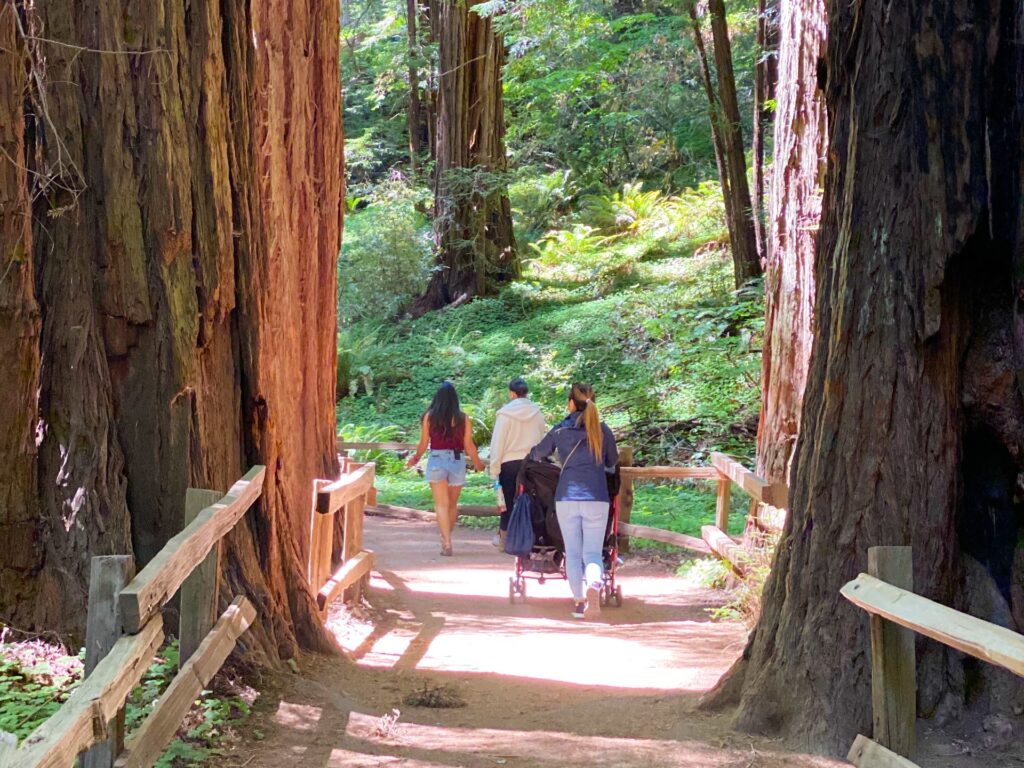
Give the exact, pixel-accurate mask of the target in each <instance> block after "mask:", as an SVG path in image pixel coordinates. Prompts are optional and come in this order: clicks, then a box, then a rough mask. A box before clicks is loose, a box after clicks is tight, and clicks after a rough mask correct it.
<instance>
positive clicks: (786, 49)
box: [757, 0, 828, 483]
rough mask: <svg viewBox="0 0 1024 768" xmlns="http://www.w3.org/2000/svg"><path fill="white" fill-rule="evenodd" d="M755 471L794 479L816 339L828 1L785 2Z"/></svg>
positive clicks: (772, 477)
mask: <svg viewBox="0 0 1024 768" xmlns="http://www.w3.org/2000/svg"><path fill="white" fill-rule="evenodd" d="M778 11H779V19H778V28H779V31H780V36H781V45H780V59H779V70H780V72H781V77H782V81H783V82H785V83H786V87H785V88H781V89H780V90H779V93H778V106H777V111H776V117H775V153H774V162H773V164H772V167H773V175H772V189H771V199H770V202H769V207H770V214H769V218H768V234H769V239H768V252H767V269H766V272H765V304H766V307H765V330H764V336H765V344H764V352H763V353H762V368H761V419H760V423H759V425H758V431H757V471H758V474H760V475H761V477H764V478H766V479H768V480H771V481H772V482H783V483H788V482H789V468H790V461H791V459H792V456H793V447H794V446H795V445H796V439H797V435H798V434H799V433H800V410H801V407H802V406H803V396H804V385H805V383H806V381H807V369H808V366H809V364H810V357H811V345H812V342H813V336H814V325H813V320H814V318H813V314H814V255H815V240H816V238H817V233H818V224H819V220H820V217H821V192H822V184H823V183H824V175H825V145H826V141H827V139H828V125H827V123H828V121H827V117H826V111H825V93H824V91H823V90H821V88H819V85H818V62H819V61H823V60H824V56H825V1H824V0H801V1H800V2H782V3H781V5H780V7H779V8H778Z"/></svg>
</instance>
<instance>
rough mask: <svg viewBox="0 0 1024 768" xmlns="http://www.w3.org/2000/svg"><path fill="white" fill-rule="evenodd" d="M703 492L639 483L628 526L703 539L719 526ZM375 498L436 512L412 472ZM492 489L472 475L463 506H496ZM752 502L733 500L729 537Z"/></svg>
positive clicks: (477, 523) (386, 477)
mask: <svg viewBox="0 0 1024 768" xmlns="http://www.w3.org/2000/svg"><path fill="white" fill-rule="evenodd" d="M705 486H706V487H701V485H699V484H697V483H689V482H686V483H668V482H665V483H648V482H643V483H636V484H635V485H634V495H633V512H632V515H631V518H630V521H631V522H632V523H634V524H636V525H649V526H651V527H653V528H663V529H665V530H669V531H675V532H677V533H685V534H689V535H690V536H697V537H699V536H700V529H701V526H702V525H709V524H712V523H714V521H715V492H714V489H713V487H712V486H711V484H709V483H706V484H705ZM377 494H378V496H377V498H378V500H379V501H380V502H381V503H383V504H394V505H397V506H402V507H413V508H414V509H423V510H431V509H433V507H434V504H433V501H432V499H431V496H430V487H429V486H428V485H427V482H426V481H425V480H424V479H423V477H422V476H420V475H418V474H417V473H416V472H413V471H406V472H401V473H398V474H381V475H378V477H377ZM494 501H495V499H494V490H493V489H492V488H491V482H490V479H489V477H488V476H487V475H486V473H471V474H469V475H467V477H466V486H465V488H464V489H463V491H462V496H461V497H460V499H459V502H460V503H461V504H487V505H492V504H494ZM747 504H748V500H747V498H746V497H745V496H743V495H742V494H739V493H737V494H734V495H733V496H732V508H731V510H730V514H729V533H730V534H732V535H734V536H738V535H740V534H741V533H743V525H744V520H745V519H746V514H747ZM459 523H460V524H462V525H465V526H467V527H470V528H488V529H490V528H495V527H497V518H495V517H470V516H467V515H463V516H462V517H460V518H459ZM640 545H641V546H642V547H644V548H652V549H665V550H669V549H671V548H670V547H669V546H668V545H666V544H659V543H658V542H647V541H642V542H640Z"/></svg>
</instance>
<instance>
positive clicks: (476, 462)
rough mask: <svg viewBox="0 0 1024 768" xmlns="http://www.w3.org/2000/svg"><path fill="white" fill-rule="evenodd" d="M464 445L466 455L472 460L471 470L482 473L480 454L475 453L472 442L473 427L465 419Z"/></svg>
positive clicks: (482, 466) (482, 464)
mask: <svg viewBox="0 0 1024 768" xmlns="http://www.w3.org/2000/svg"><path fill="white" fill-rule="evenodd" d="M464 442H465V445H466V453H468V454H469V458H471V459H472V460H473V469H475V470H476V471H477V472H483V471H484V463H483V462H482V461H480V454H479V453H477V451H476V443H474V442H473V425H472V424H470V422H469V418H468V417H467V418H466V437H465V439H464Z"/></svg>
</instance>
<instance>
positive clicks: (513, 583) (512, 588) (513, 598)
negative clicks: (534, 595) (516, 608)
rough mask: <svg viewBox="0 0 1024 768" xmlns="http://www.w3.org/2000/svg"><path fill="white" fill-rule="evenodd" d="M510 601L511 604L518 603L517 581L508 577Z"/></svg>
mask: <svg viewBox="0 0 1024 768" xmlns="http://www.w3.org/2000/svg"><path fill="white" fill-rule="evenodd" d="M508 601H509V602H510V603H515V601H516V580H515V579H513V578H512V577H511V576H509V577H508Z"/></svg>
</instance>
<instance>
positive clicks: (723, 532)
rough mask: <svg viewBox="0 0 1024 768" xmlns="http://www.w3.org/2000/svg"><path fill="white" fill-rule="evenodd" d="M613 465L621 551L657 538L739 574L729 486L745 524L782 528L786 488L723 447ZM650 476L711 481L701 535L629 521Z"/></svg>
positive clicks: (628, 455) (490, 509)
mask: <svg viewBox="0 0 1024 768" xmlns="http://www.w3.org/2000/svg"><path fill="white" fill-rule="evenodd" d="M337 447H338V451H339V452H341V453H345V452H347V451H413V450H415V449H416V444H415V443H403V442H381V443H370V442H349V441H345V440H343V439H341V438H340V437H339V438H338V444H337ZM619 466H620V474H621V478H622V486H621V488H620V490H619V545H620V548H621V549H622V551H624V552H628V551H629V539H630V537H635V538H641V539H647V540H649V541H658V542H661V543H663V544H669V545H672V546H676V547H681V548H683V549H688V550H690V551H693V552H698V553H701V554H713V555H715V556H716V557H718V558H719V559H721V560H722V561H723V562H725V563H726V564H727V565H728V566H729V568H730V569H731V570H732V571H733V572H734V573H736V574H737V575H739V576H743V575H745V573H746V570H747V563H748V562H749V560H750V554H749V552H748V550H747V549H745V548H744V547H743V545H741V544H740V542H738V541H736V539H734V538H732V537H731V536H730V535H729V534H728V529H729V511H730V508H731V503H732V486H734V485H735V486H736V487H737V488H739V489H740V490H742V491H743V492H744V493H746V494H747V495H748V496H749V497H750V499H751V505H750V512H749V515H748V517H747V527H748V529H749V528H751V527H753V528H754V529H755V530H758V531H762V532H767V533H777V532H779V531H781V530H782V526H783V524H784V523H785V519H786V508H787V507H788V506H789V501H788V493H789V490H788V488H787V487H786V485H785V484H784V483H770V482H768V481H767V480H765V479H763V478H761V477H759V476H758V475H756V474H755V473H754V472H751V471H750V470H749V469H747V468H746V467H744V466H743V465H742V464H740V463H739V462H738V461H736V460H735V459H733V458H731V457H730V456H726V455H725V454H723V453H712V454H711V465H710V466H706V467H664V466H662V467H637V466H633V450H632V448H630V447H628V446H623V447H622V448H620V450H619ZM651 480H707V481H711V482H715V483H717V499H716V504H715V522H714V524H710V523H709V524H708V525H704V526H702V527H701V536H700V538H697V537H696V536H688V535H686V534H683V533H678V532H676V531H668V530H665V529H663V528H654V527H651V526H647V525H635V524H633V523H632V522H631V520H630V518H631V516H632V510H633V485H634V483H636V482H637V481H651ZM368 511H369V513H370V514H378V513H379V514H398V515H406V516H411V517H418V518H422V519H431V518H430V516H429V513H427V512H425V511H424V510H418V509H412V508H409V507H400V506H395V505H388V504H379V505H371V506H370V508H369V509H368ZM459 514H460V515H469V516H471V517H473V516H477V517H486V516H491V515H497V514H498V509H497V507H496V506H493V505H473V504H465V505H463V504H460V505H459Z"/></svg>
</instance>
